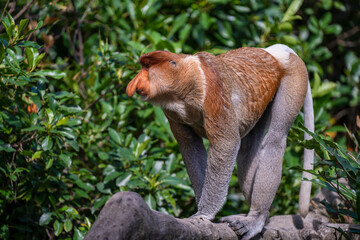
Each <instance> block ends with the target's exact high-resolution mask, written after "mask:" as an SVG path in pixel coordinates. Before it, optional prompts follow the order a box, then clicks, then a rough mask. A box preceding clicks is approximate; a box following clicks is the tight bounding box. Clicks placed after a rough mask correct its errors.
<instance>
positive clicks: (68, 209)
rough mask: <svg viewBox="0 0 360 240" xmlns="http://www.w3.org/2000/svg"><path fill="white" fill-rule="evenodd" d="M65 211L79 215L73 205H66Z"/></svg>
mask: <svg viewBox="0 0 360 240" xmlns="http://www.w3.org/2000/svg"><path fill="white" fill-rule="evenodd" d="M65 212H67V213H69V214H70V215H79V212H78V211H77V210H76V209H75V208H73V207H68V208H67V209H66V210H65Z"/></svg>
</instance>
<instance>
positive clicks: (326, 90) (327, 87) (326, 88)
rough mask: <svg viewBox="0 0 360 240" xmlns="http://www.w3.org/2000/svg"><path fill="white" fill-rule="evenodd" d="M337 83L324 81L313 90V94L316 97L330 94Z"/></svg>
mask: <svg viewBox="0 0 360 240" xmlns="http://www.w3.org/2000/svg"><path fill="white" fill-rule="evenodd" d="M336 86H337V84H336V83H334V82H323V83H322V84H321V85H320V86H319V87H318V88H317V89H314V91H313V92H312V96H313V97H314V98H316V97H323V96H325V95H327V94H330V93H331V92H332V91H333V90H334V89H335V88H336Z"/></svg>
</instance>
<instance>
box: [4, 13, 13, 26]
mask: <svg viewBox="0 0 360 240" xmlns="http://www.w3.org/2000/svg"><path fill="white" fill-rule="evenodd" d="M5 12H6V16H7V18H8V20H9V23H10V24H11V25H15V21H14V19H13V18H12V16H11V15H10V14H9V13H8V11H6V10H5Z"/></svg>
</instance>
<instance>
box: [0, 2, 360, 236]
mask: <svg viewBox="0 0 360 240" xmlns="http://www.w3.org/2000/svg"><path fill="white" fill-rule="evenodd" d="M359 5H360V3H359V2H358V1H351V0H345V1H337V0H321V1H316V2H315V3H314V1H304V2H303V1H302V0H294V1H292V0H264V1H256V0H245V1H238V0H224V1H218V0H212V1H203V0H196V1H189V0H185V1H184V0H182V1H180V0H173V1H168V0H165V1H161V0H148V1H145V0H143V1H140V0H139V1H130V0H103V1H94V0H84V1H68V0H67V1H57V0H52V1H45V0H29V1H9V0H8V1H2V2H1V4H0V7H1V8H0V14H1V21H2V25H1V26H0V91H1V93H0V186H1V187H0V238H1V239H8V238H11V239H46V238H50V239H53V238H61V239H69V238H74V239H82V238H83V236H84V235H85V234H86V232H87V231H88V229H89V228H90V227H91V224H92V223H93V222H94V221H95V219H96V216H97V214H98V213H99V211H100V209H101V207H102V206H103V204H104V203H105V202H106V200H107V199H108V198H109V197H110V196H111V195H112V194H114V193H116V192H119V191H125V190H130V191H135V192H138V193H140V194H141V195H142V196H143V197H144V198H145V200H146V202H147V203H148V204H149V206H150V207H151V208H153V209H157V210H159V211H162V212H167V213H169V214H172V215H174V216H177V217H187V216H190V215H191V214H193V213H194V212H195V210H196V206H195V201H194V194H193V191H192V189H191V186H190V182H189V180H188V177H187V174H186V171H185V169H184V166H183V163H182V162H181V161H180V160H181V155H180V154H179V151H178V147H177V144H176V142H175V140H174V138H173V136H172V134H171V131H170V129H169V126H168V123H167V120H166V118H165V117H164V115H163V113H162V112H161V109H160V108H159V107H154V106H151V105H149V104H147V103H144V102H141V101H140V99H139V98H137V97H133V98H131V99H129V98H128V97H127V96H126V95H125V94H124V92H125V91H124V90H125V87H126V84H127V83H128V82H129V81H130V80H131V78H132V77H134V76H135V73H136V72H137V71H138V70H139V68H140V66H139V64H138V59H139V56H140V55H141V54H143V53H145V52H148V51H151V50H155V49H157V50H159V49H164V50H169V51H172V52H177V53H179V52H183V53H195V52H197V51H209V52H212V53H214V54H219V53H222V52H224V51H227V50H229V49H232V48H237V47H242V46H256V47H266V46H268V45H271V44H273V43H284V44H287V45H289V46H290V47H292V48H293V49H294V50H295V51H296V52H297V53H298V54H299V56H300V57H301V58H303V59H304V61H305V63H306V65H307V67H308V70H309V74H310V81H311V86H312V92H313V97H314V103H315V116H316V133H315V134H314V135H313V136H314V140H312V141H305V142H304V141H303V140H302V135H303V131H306V130H305V129H304V128H303V127H302V126H301V125H299V126H298V127H294V128H293V129H292V130H291V131H290V135H289V139H288V147H287V151H286V154H285V158H284V167H283V178H282V184H281V187H280V188H279V190H278V194H277V197H276V199H275V201H274V204H273V207H272V212H271V214H272V215H275V214H294V213H296V211H297V195H298V191H299V185H300V179H301V172H300V169H299V168H298V167H296V166H299V165H301V162H302V161H301V154H302V147H303V146H306V147H312V148H315V149H316V151H317V163H318V164H317V167H316V171H315V172H313V173H316V175H317V176H318V180H315V182H317V183H320V184H321V185H322V186H324V187H327V188H330V189H332V190H334V191H338V192H339V193H340V194H341V196H343V197H344V199H346V201H347V206H341V207H340V210H339V211H340V213H342V214H343V215H346V216H349V217H350V218H349V217H348V218H346V219H347V220H348V221H349V219H350V220H351V221H354V222H358V223H359V221H360V219H359V218H360V174H359V169H360V164H359V151H360V149H359V144H358V140H359V133H360V131H359V128H360V118H359V113H360V92H359V90H360V82H359V78H360V58H359V57H360V56H359V52H360V42H359V39H360V28H359V25H358V23H359V21H360V15H359V11H358V9H359V7H360V6H359ZM298 122H302V116H301V114H300V115H299V117H298V119H297V123H296V124H295V125H298ZM347 129H348V130H347ZM347 132H348V133H347ZM338 177H345V178H347V179H348V181H349V186H347V187H346V186H344V185H338V184H337V179H338ZM236 182H237V178H236V176H235V175H234V176H233V177H232V180H231V183H230V192H229V196H228V201H227V203H226V205H225V206H224V207H223V209H222V211H221V212H220V213H219V216H223V215H228V214H233V213H236V212H238V211H239V210H241V211H246V209H247V208H248V206H246V205H245V204H243V201H242V200H243V198H242V196H241V195H240V194H239V191H240V190H239V188H238V185H237V184H236ZM316 190H317V189H316V188H315V189H314V191H316ZM324 204H326V203H324ZM335 220H337V221H344V218H342V217H341V215H340V217H339V218H337V219H335Z"/></svg>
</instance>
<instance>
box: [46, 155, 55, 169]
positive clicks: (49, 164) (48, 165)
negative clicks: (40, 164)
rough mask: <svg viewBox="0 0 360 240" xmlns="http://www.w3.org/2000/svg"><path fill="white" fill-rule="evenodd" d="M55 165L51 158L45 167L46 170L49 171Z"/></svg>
mask: <svg viewBox="0 0 360 240" xmlns="http://www.w3.org/2000/svg"><path fill="white" fill-rule="evenodd" d="M53 163H54V159H53V158H50V159H49V160H47V162H46V165H45V169H46V170H48V169H49V168H51V166H52V165H53Z"/></svg>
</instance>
